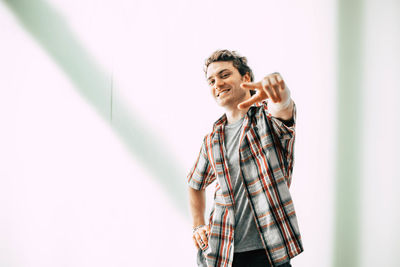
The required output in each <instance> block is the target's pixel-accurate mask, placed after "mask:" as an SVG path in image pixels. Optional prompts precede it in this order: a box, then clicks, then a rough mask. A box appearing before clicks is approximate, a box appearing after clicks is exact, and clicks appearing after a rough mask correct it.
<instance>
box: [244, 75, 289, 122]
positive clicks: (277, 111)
mask: <svg viewBox="0 0 400 267" xmlns="http://www.w3.org/2000/svg"><path fill="white" fill-rule="evenodd" d="M241 86H242V87H243V88H245V89H249V90H254V89H255V90H257V92H256V94H255V95H253V96H252V97H251V98H249V99H247V100H246V101H244V102H242V103H240V104H239V108H240V109H246V108H248V107H250V106H251V105H252V104H254V103H257V102H261V101H263V100H264V99H268V100H267V101H268V111H269V113H271V115H272V116H273V117H275V118H278V119H281V120H285V121H287V120H290V119H291V118H292V116H293V100H292V99H291V98H290V91H289V88H287V86H286V84H285V82H284V81H283V79H282V77H281V75H280V74H279V73H272V74H270V75H268V76H266V77H265V78H264V79H263V80H262V81H260V82H257V83H242V84H241Z"/></svg>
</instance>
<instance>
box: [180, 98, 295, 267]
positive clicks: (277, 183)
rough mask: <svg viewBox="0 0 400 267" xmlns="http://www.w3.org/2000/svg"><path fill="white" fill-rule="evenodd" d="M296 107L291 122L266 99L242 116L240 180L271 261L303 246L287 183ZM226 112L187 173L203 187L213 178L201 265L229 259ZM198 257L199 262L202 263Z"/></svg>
mask: <svg viewBox="0 0 400 267" xmlns="http://www.w3.org/2000/svg"><path fill="white" fill-rule="evenodd" d="M295 118H296V107H295V106H294V109H293V125H292V126H286V125H285V124H284V123H283V122H282V121H280V120H279V119H277V118H274V117H272V116H271V114H269V113H268V108H267V103H266V102H263V103H262V104H261V105H257V106H256V105H253V106H252V107H250V109H249V111H248V112H247V115H246V117H245V119H244V121H243V126H242V130H241V135H240V145H239V147H240V148H239V158H240V160H239V162H240V171H241V173H242V177H243V185H244V186H245V192H246V194H247V198H248V200H249V205H250V206H251V209H252V211H253V214H254V219H255V221H256V225H257V230H258V231H259V234H260V237H261V240H262V242H263V245H264V247H265V251H266V255H267V257H268V259H269V261H270V263H272V265H273V266H276V265H280V264H283V263H285V262H288V261H289V260H290V259H291V258H293V257H294V256H296V255H298V254H299V253H301V252H302V251H303V246H302V242H301V237H300V233H299V228H298V225H297V218H296V213H295V210H294V206H293V202H292V198H291V196H290V193H289V187H290V183H291V178H292V170H293V160H294V159H293V146H294V140H295ZM226 121H227V119H226V115H225V114H224V115H223V116H222V117H221V118H220V119H219V120H218V121H216V122H215V123H214V127H213V131H212V132H211V133H210V134H208V135H206V136H205V138H204V141H203V145H202V147H201V150H200V153H199V156H198V158H197V160H196V163H195V164H194V166H193V168H192V169H191V171H190V173H189V175H188V184H189V186H191V187H192V188H194V189H196V190H204V189H205V188H206V187H207V186H208V185H210V184H211V183H212V182H213V181H214V180H217V182H216V188H215V194H214V206H213V209H212V211H211V214H210V219H209V224H210V227H211V230H210V236H209V243H208V246H207V247H205V248H204V249H203V251H202V250H199V254H198V257H199V258H198V263H199V265H202V266H215V267H222V266H224V267H230V266H231V265H232V262H233V252H234V248H233V246H234V238H233V236H234V230H235V217H234V205H235V199H234V197H233V188H232V183H231V178H230V177H229V170H228V164H227V159H226V157H225V154H226V151H225V146H224V126H225V123H226ZM201 262H202V263H201Z"/></svg>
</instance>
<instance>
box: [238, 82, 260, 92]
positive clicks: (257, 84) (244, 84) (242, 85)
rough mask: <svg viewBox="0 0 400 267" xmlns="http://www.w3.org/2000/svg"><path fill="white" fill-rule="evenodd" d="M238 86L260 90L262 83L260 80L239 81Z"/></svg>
mask: <svg viewBox="0 0 400 267" xmlns="http://www.w3.org/2000/svg"><path fill="white" fill-rule="evenodd" d="M240 86H241V87H242V88H243V89H250V90H251V89H260V90H262V84H261V82H257V83H241V84H240Z"/></svg>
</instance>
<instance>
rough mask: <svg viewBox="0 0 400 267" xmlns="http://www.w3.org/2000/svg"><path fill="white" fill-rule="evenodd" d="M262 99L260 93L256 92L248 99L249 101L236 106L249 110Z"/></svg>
mask: <svg viewBox="0 0 400 267" xmlns="http://www.w3.org/2000/svg"><path fill="white" fill-rule="evenodd" d="M261 100H262V99H261V97H260V93H259V92H257V93H256V94H255V95H253V96H252V97H250V98H249V99H247V100H245V101H243V102H242V103H240V104H239V105H238V108H239V109H247V108H249V107H250V106H251V105H253V104H254V103H257V102H260V101H261Z"/></svg>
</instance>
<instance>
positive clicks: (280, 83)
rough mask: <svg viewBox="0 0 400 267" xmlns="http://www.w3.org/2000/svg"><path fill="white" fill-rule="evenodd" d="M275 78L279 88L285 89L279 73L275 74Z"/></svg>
mask: <svg viewBox="0 0 400 267" xmlns="http://www.w3.org/2000/svg"><path fill="white" fill-rule="evenodd" d="M275 79H276V80H277V81H278V83H279V90H285V87H286V85H285V82H284V81H283V79H282V77H281V75H280V74H279V73H278V74H276V75H275Z"/></svg>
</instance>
